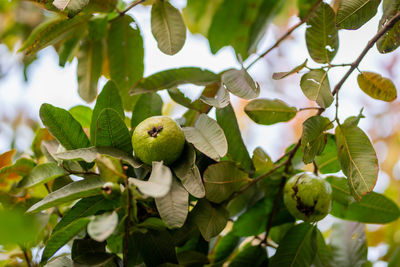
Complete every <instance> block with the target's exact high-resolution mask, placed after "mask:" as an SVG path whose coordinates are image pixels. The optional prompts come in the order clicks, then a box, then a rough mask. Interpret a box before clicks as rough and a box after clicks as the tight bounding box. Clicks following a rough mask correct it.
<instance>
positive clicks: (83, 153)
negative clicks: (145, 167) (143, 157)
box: [55, 147, 142, 168]
mask: <svg viewBox="0 0 400 267" xmlns="http://www.w3.org/2000/svg"><path fill="white" fill-rule="evenodd" d="M99 154H100V155H108V156H111V157H114V158H118V159H120V160H122V161H123V162H124V163H128V164H129V165H131V166H132V167H134V168H140V167H141V166H142V164H141V163H140V162H138V161H137V160H136V159H135V158H133V157H132V156H131V155H130V154H127V153H126V152H124V151H121V150H118V149H115V148H112V147H88V148H81V149H75V150H68V151H65V152H61V153H57V154H55V156H56V157H57V158H58V159H62V160H83V161H86V162H88V163H90V162H93V161H95V160H96V158H97V156H98V155H99Z"/></svg>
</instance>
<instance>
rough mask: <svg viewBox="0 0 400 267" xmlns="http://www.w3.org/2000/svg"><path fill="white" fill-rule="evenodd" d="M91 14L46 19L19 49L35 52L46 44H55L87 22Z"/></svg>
mask: <svg viewBox="0 0 400 267" xmlns="http://www.w3.org/2000/svg"><path fill="white" fill-rule="evenodd" d="M90 16H91V15H84V16H75V17H73V18H72V19H68V18H58V19H53V20H50V21H46V22H44V23H42V24H41V25H39V26H37V27H36V28H35V29H34V30H33V31H32V33H31V34H30V35H29V37H28V39H27V40H26V41H25V43H24V44H23V45H22V47H21V48H20V49H19V51H24V52H25V53H26V54H33V53H36V52H38V51H39V50H41V49H43V48H45V47H46V46H49V45H53V44H55V43H57V42H58V41H61V40H63V39H64V38H66V37H67V36H69V35H70V34H72V33H73V32H74V30H75V29H76V28H77V27H81V26H82V25H83V24H85V23H86V22H87V21H88V20H89V18H90Z"/></svg>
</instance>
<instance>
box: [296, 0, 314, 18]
mask: <svg viewBox="0 0 400 267" xmlns="http://www.w3.org/2000/svg"><path fill="white" fill-rule="evenodd" d="M317 1H318V0H297V9H298V10H299V18H301V19H304V18H305V16H306V15H307V14H308V12H310V10H311V8H312V7H313V6H314V5H315V3H316V2H317Z"/></svg>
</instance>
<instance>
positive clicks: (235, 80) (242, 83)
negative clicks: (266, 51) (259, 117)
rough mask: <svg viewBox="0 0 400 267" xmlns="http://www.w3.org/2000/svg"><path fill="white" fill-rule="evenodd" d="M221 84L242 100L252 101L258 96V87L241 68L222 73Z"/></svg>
mask: <svg viewBox="0 0 400 267" xmlns="http://www.w3.org/2000/svg"><path fill="white" fill-rule="evenodd" d="M222 83H223V84H224V85H225V87H226V89H228V91H230V92H231V93H232V94H234V95H237V96H238V97H241V98H244V99H252V98H256V97H258V96H259V95H260V85H259V84H258V83H256V82H255V81H254V80H253V78H251V76H250V74H249V73H248V72H247V71H246V69H245V68H243V67H242V69H240V70H236V69H230V70H228V71H226V72H224V73H223V74H222Z"/></svg>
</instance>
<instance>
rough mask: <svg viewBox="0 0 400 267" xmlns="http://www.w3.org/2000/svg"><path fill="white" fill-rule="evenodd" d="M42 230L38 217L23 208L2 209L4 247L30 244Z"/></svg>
mask: <svg viewBox="0 0 400 267" xmlns="http://www.w3.org/2000/svg"><path fill="white" fill-rule="evenodd" d="M2 204H3V200H2ZM4 204H6V203H4ZM2 206H3V205H2ZM3 207H4V206H3ZM40 230H41V225H40V222H39V220H37V217H36V218H35V217H34V216H31V215H26V214H24V212H23V210H20V209H18V208H13V209H10V210H8V209H3V208H2V209H1V210H0V244H1V246H2V247H6V246H5V245H13V246H15V244H29V243H31V242H32V241H35V240H37V239H38V236H39V234H40ZM38 241H40V240H38ZM35 244H36V243H35Z"/></svg>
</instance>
